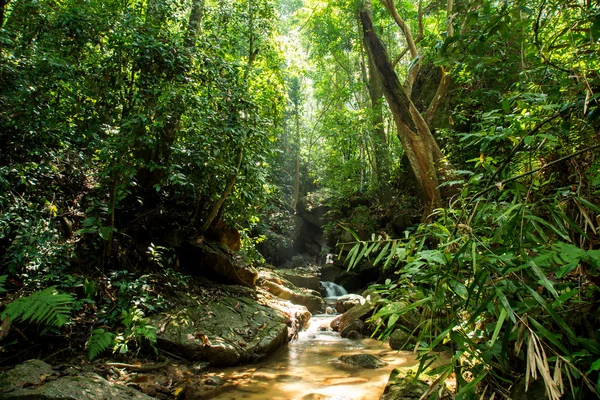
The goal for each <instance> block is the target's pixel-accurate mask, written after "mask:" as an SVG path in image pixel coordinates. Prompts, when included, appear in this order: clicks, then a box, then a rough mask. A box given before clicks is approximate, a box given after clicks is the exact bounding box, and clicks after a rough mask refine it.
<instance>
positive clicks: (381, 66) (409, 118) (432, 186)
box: [359, 1, 443, 216]
mask: <svg viewBox="0 0 600 400" xmlns="http://www.w3.org/2000/svg"><path fill="white" fill-rule="evenodd" d="M369 6H370V2H369V1H365V2H364V3H363V7H362V8H361V10H360V13H359V15H360V20H361V23H362V27H363V33H364V42H365V47H366V48H367V54H368V56H369V58H370V59H371V60H372V64H373V66H374V68H373V69H374V72H375V73H376V74H377V75H378V76H379V79H380V81H381V83H382V85H383V93H384V95H385V98H386V100H387V102H388V105H389V107H390V111H391V112H392V116H393V118H394V122H395V123H396V128H397V130H398V137H399V139H400V141H401V142H402V146H403V147H404V150H405V151H406V155H407V157H408V160H409V162H410V166H411V168H412V170H413V172H414V174H415V177H416V179H417V182H418V184H419V188H420V191H421V195H422V199H423V203H424V207H425V208H424V214H425V216H427V215H429V213H431V211H432V210H433V209H434V208H436V207H438V206H440V205H441V195H440V190H439V187H438V186H439V182H438V171H437V167H436V166H437V165H438V164H439V163H440V162H441V161H442V159H443V154H442V152H441V151H440V149H439V147H438V145H437V143H436V142H435V139H434V138H433V135H432V134H431V131H430V130H429V127H428V125H427V123H426V121H425V119H424V118H423V116H422V115H421V114H420V113H419V111H418V110H417V109H416V107H415V106H414V104H413V103H412V101H411V100H410V99H409V98H408V96H407V95H406V93H405V91H404V88H403V87H402V85H401V84H400V81H399V79H398V76H397V75H396V73H395V71H394V67H393V65H392V63H391V62H390V60H389V58H388V56H387V53H386V50H385V47H384V46H383V43H382V42H381V40H380V39H379V37H377V34H376V33H375V30H374V28H373V21H372V19H371V16H370V7H369Z"/></svg>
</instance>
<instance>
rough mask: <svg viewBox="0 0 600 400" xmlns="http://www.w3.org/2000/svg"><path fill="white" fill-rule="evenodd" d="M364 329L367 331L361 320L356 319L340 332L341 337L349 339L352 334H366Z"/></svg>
mask: <svg viewBox="0 0 600 400" xmlns="http://www.w3.org/2000/svg"><path fill="white" fill-rule="evenodd" d="M364 329H365V323H364V322H363V321H362V320H360V319H356V320H354V321H352V322H351V323H349V324H348V325H347V326H346V327H345V328H344V329H342V331H341V332H340V336H342V337H343V338H345V337H348V334H349V333H350V332H358V333H362V332H364Z"/></svg>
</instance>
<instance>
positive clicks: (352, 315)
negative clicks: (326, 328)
mask: <svg viewBox="0 0 600 400" xmlns="http://www.w3.org/2000/svg"><path fill="white" fill-rule="evenodd" d="M379 298H380V297H379V295H377V294H372V295H371V296H370V297H369V298H368V299H365V303H364V304H361V305H358V306H355V307H354V308H352V309H350V310H349V311H346V312H345V313H344V314H342V315H340V316H339V317H337V318H335V319H334V320H333V321H331V329H333V330H334V331H338V332H341V331H343V330H344V328H346V327H347V326H348V325H350V324H351V323H352V322H353V321H356V320H357V319H361V318H366V316H368V315H370V313H371V312H373V309H374V308H375V304H377V301H378V300H379Z"/></svg>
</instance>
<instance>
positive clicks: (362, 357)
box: [338, 354, 387, 369]
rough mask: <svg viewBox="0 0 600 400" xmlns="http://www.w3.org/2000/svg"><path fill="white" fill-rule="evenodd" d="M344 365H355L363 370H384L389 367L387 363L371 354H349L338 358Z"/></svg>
mask: <svg viewBox="0 0 600 400" xmlns="http://www.w3.org/2000/svg"><path fill="white" fill-rule="evenodd" d="M338 360H340V361H341V362H343V363H346V364H350V365H355V366H357V367H361V368H369V369H375V368H382V367H385V366H386V365H387V363H386V362H385V361H383V360H381V359H379V358H377V357H375V356H372V355H371V354H349V355H343V356H340V358H338Z"/></svg>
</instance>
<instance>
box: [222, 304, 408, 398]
mask: <svg viewBox="0 0 600 400" xmlns="http://www.w3.org/2000/svg"><path fill="white" fill-rule="evenodd" d="M333 318H335V316H331V315H325V314H323V315H315V316H313V318H311V321H310V326H309V327H308V329H307V330H306V331H304V332H301V333H300V334H299V335H298V340H297V341H295V342H293V343H290V344H289V345H288V346H286V347H284V348H283V349H281V350H280V351H279V352H277V353H276V354H274V355H273V356H271V357H269V359H268V360H265V361H263V362H261V363H259V364H255V365H252V366H245V367H237V368H227V369H224V370H222V371H220V372H219V374H218V376H219V377H221V378H223V379H224V380H225V382H226V383H225V386H224V388H223V391H222V392H221V393H220V394H218V395H217V396H216V397H213V398H214V399H227V400H230V399H240V400H241V399H250V400H252V399H256V400H258V399H270V400H292V399H293V400H297V399H301V400H325V399H336V400H342V399H346V400H373V399H378V398H379V396H380V395H381V394H382V393H383V390H384V388H385V385H386V383H387V379H388V376H389V374H390V371H391V370H392V369H393V368H395V367H399V366H406V367H410V366H413V365H416V364H417V362H416V359H415V355H414V354H413V353H410V352H398V351H395V350H391V349H390V348H389V346H388V345H387V344H382V343H381V342H379V341H376V340H373V339H363V340H350V339H342V338H341V337H340V335H339V333H337V332H331V331H322V329H323V327H324V326H328V325H329V323H330V322H331V320H332V319H333ZM354 353H363V354H372V355H375V356H378V357H379V358H381V359H383V360H384V361H386V362H387V363H388V365H387V366H386V367H384V368H380V369H362V368H357V367H353V366H349V365H346V364H343V363H341V362H339V361H338V357H339V356H341V355H344V354H354Z"/></svg>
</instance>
